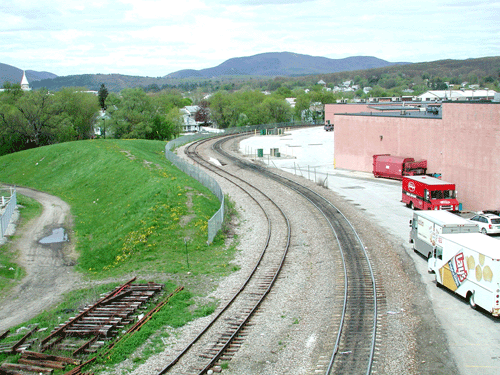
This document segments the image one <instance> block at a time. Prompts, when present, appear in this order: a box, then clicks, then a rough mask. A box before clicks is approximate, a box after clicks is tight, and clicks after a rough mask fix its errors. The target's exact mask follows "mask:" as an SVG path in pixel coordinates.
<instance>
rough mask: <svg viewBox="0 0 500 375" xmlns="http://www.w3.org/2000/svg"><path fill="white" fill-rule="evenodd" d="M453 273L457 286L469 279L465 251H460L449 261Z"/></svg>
mask: <svg viewBox="0 0 500 375" xmlns="http://www.w3.org/2000/svg"><path fill="white" fill-rule="evenodd" d="M448 265H449V266H450V271H451V275H452V276H453V280H454V281H455V284H456V286H457V288H458V287H459V286H460V284H462V283H463V282H464V281H465V279H467V267H466V266H465V257H464V253H458V254H457V255H455V256H454V257H453V258H451V259H450V261H449V262H448Z"/></svg>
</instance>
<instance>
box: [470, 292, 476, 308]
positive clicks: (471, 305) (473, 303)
mask: <svg viewBox="0 0 500 375" xmlns="http://www.w3.org/2000/svg"><path fill="white" fill-rule="evenodd" d="M469 305H470V307H472V308H473V309H476V306H477V305H476V301H475V299H474V293H471V292H469Z"/></svg>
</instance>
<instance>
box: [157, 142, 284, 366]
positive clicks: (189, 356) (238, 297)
mask: <svg viewBox="0 0 500 375" xmlns="http://www.w3.org/2000/svg"><path fill="white" fill-rule="evenodd" d="M206 141H207V140H202V141H198V142H195V143H193V144H191V145H190V146H188V147H187V148H186V154H187V155H188V156H189V157H190V158H191V159H193V160H195V161H196V162H198V163H199V164H201V165H203V166H204V167H205V168H207V169H210V170H211V171H212V172H214V173H216V174H218V175H219V176H220V177H221V178H225V179H227V180H229V181H231V182H232V183H234V184H236V185H237V186H238V187H239V188H240V189H241V190H243V191H244V192H245V193H246V194H247V196H248V197H250V198H251V199H252V201H253V202H254V203H255V204H257V205H258V206H259V207H260V209H261V210H262V212H263V213H264V215H265V217H266V221H267V227H268V231H267V236H266V240H265V243H264V245H263V249H262V252H261V255H260V257H259V259H258V261H257V262H256V264H255V266H254V268H253V270H252V272H251V273H250V275H249V276H248V278H247V279H246V281H245V282H244V283H243V285H242V286H241V288H240V289H239V290H238V291H237V293H235V294H234V295H233V296H232V298H230V299H229V301H227V302H226V303H225V304H224V305H223V307H222V308H221V309H220V310H219V311H218V312H217V313H216V314H215V316H214V318H213V319H212V320H211V321H210V323H209V324H208V325H207V326H206V327H205V328H204V329H203V330H202V331H201V332H200V333H199V334H198V335H196V337H195V338H194V339H193V340H192V341H191V342H190V343H189V345H187V346H186V348H185V349H184V350H182V351H181V352H180V353H179V354H178V355H177V356H176V357H175V358H174V359H173V360H172V361H171V362H170V363H169V364H168V365H167V366H166V367H165V368H163V369H162V370H161V371H160V372H159V374H168V373H172V374H184V373H186V374H193V373H196V374H205V373H206V372H207V371H208V370H209V369H210V368H212V367H213V366H214V365H215V364H216V363H217V362H218V361H219V360H220V359H224V360H228V359H229V357H230V356H231V353H234V351H235V350H237V347H238V346H239V345H240V344H241V340H242V336H243V335H244V332H243V329H244V328H245V326H246V325H247V324H248V322H249V320H250V318H251V317H252V315H253V314H254V313H255V312H256V311H257V309H258V307H259V306H260V304H261V303H262V301H263V300H264V299H265V297H266V296H267V294H268V293H269V291H270V290H271V288H272V286H273V284H274V282H275V281H276V279H277V277H278V275H279V273H280V271H281V269H282V267H283V263H284V260H285V258H286V254H287V252H288V249H289V247H290V236H291V228H290V223H289V220H288V218H287V216H286V215H285V213H284V212H283V210H282V209H281V208H280V207H279V206H278V205H277V204H276V203H275V202H274V201H273V200H272V199H271V198H270V197H268V196H267V195H266V194H265V193H264V192H262V191H261V190H260V189H258V188H256V187H255V186H253V185H252V184H249V183H247V182H245V181H244V180H242V179H240V178H239V177H237V176H235V175H231V174H229V173H227V172H224V171H223V170H222V169H220V168H217V167H215V166H213V165H212V164H210V163H208V162H207V161H205V160H203V159H202V158H201V157H200V156H199V155H198V153H197V152H196V148H197V147H198V146H199V145H200V144H201V143H204V142H206Z"/></svg>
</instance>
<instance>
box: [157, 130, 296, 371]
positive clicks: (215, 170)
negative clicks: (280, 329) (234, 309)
mask: <svg viewBox="0 0 500 375" xmlns="http://www.w3.org/2000/svg"><path fill="white" fill-rule="evenodd" d="M210 140H211V139H204V140H200V141H197V142H194V143H193V144H191V145H189V146H188V147H187V148H186V149H185V153H186V155H188V156H189V157H190V158H191V159H192V160H194V161H196V162H197V163H198V164H200V165H203V166H204V167H205V168H207V169H210V170H211V171H212V172H213V173H216V174H217V175H219V176H220V177H222V178H224V179H226V180H228V181H230V182H231V183H233V184H234V185H235V186H237V187H238V188H239V189H241V190H242V191H243V192H244V193H245V194H247V195H248V196H249V197H250V198H251V199H252V200H253V201H255V203H256V204H257V205H258V206H259V207H260V209H261V210H262V212H263V213H264V215H265V217H266V219H267V222H268V234H267V238H266V241H265V245H264V247H263V250H262V252H261V254H260V256H259V259H258V261H257V263H256V265H255V266H254V268H253V270H252V271H251V273H250V275H249V276H248V277H247V279H246V281H245V282H244V283H243V284H242V286H241V287H240V288H239V290H238V291H237V292H236V293H235V294H234V295H233V296H232V298H231V299H230V300H229V301H228V302H227V303H226V305H225V306H224V307H223V308H222V309H221V310H220V311H219V313H218V314H217V315H216V316H215V317H214V318H213V319H212V320H211V321H210V322H209V323H208V324H207V326H205V328H203V330H202V331H200V332H199V333H198V335H197V336H196V337H195V338H194V339H193V340H192V341H191V342H190V343H189V344H188V345H187V346H186V347H185V348H184V349H183V350H182V351H181V352H180V353H179V354H178V355H177V356H176V358H174V359H173V360H172V361H171V362H170V363H169V364H168V365H167V366H166V367H165V368H163V369H162V370H161V371H160V372H159V374H166V373H167V372H168V371H169V370H170V369H171V368H172V367H173V366H174V365H175V364H176V363H177V362H178V361H179V360H180V359H181V358H182V357H183V356H184V355H185V354H186V353H187V352H188V351H189V350H190V349H191V347H192V346H193V345H194V344H195V343H196V342H197V341H199V340H200V339H201V337H202V336H203V335H205V334H206V333H207V332H208V330H209V329H210V328H211V327H212V326H213V324H214V323H215V322H216V321H217V320H218V319H219V318H220V317H221V316H222V314H223V313H224V312H225V311H227V310H228V308H229V307H230V306H231V305H232V304H233V303H234V301H236V299H237V298H238V296H240V294H241V293H242V292H243V291H244V289H245V288H246V287H247V285H248V284H249V283H250V281H251V279H252V277H253V276H254V275H255V274H256V272H257V269H258V268H259V266H260V264H261V262H262V259H263V258H264V255H265V253H266V251H267V249H268V247H269V244H270V240H271V235H272V222H271V218H270V217H269V215H268V213H267V212H266V210H265V208H264V207H263V206H262V204H261V203H260V202H259V201H258V200H257V199H256V198H255V197H254V196H253V195H252V194H250V192H249V191H248V190H247V189H245V188H243V187H242V186H240V185H237V184H236V183H235V182H234V179H236V180H239V181H241V182H243V183H245V184H247V185H248V186H251V187H252V188H253V189H255V190H256V191H258V192H259V193H260V194H262V196H264V197H265V198H266V199H267V200H268V201H269V202H271V203H272V204H273V205H274V206H275V207H276V208H277V209H278V211H279V212H280V214H281V215H282V217H283V218H284V220H285V222H286V226H287V240H286V245H285V249H284V252H283V255H282V259H281V261H280V264H279V267H278V269H277V270H276V272H275V274H274V276H273V279H272V281H271V282H270V284H269V286H268V288H267V289H266V291H265V293H263V295H262V296H261V297H260V298H259V300H258V301H257V302H256V304H255V305H254V307H253V309H252V310H251V311H250V312H249V313H248V314H247V316H246V318H245V319H244V320H243V322H242V323H241V324H240V326H239V327H238V328H237V329H236V330H235V332H233V334H232V335H231V336H230V337H229V339H228V340H227V341H226V344H224V345H223V348H221V349H220V350H219V352H218V353H217V354H216V355H215V356H213V358H212V359H211V360H210V361H209V363H208V365H206V366H205V367H204V368H203V369H202V370H201V371H200V372H199V374H200V375H201V374H204V373H206V372H207V371H208V370H209V369H210V368H211V367H212V366H213V365H214V364H215V363H216V362H217V361H218V360H219V358H220V357H221V356H222V354H223V353H224V351H225V350H226V349H227V348H228V347H229V345H230V344H231V342H232V341H233V339H234V338H235V337H236V336H237V335H238V334H239V333H240V332H241V329H242V328H243V327H244V326H245V325H246V324H247V323H248V321H249V319H250V318H251V317H252V316H253V314H254V313H255V311H256V310H257V308H258V307H259V306H260V305H261V303H262V301H263V300H264V299H265V297H266V296H267V295H268V294H269V291H270V290H271V288H272V286H273V285H274V283H275V281H276V279H277V277H278V275H279V273H280V271H281V269H282V267H283V264H284V261H285V258H286V255H287V253H288V249H289V247H290V238H291V226H290V222H289V220H288V218H287V217H286V215H285V213H284V212H283V210H282V209H281V208H280V207H279V206H278V205H277V204H276V203H275V202H274V201H273V200H272V199H271V198H270V197H269V196H267V195H266V194H265V193H264V192H262V191H261V190H260V189H258V188H256V187H255V186H253V185H252V184H249V183H248V182H246V181H244V180H242V179H241V178H239V177H238V176H235V175H233V174H231V173H228V172H227V171H223V170H222V169H221V168H218V167H216V166H215V165H213V164H211V163H209V162H206V161H205V160H203V159H202V158H201V157H200V156H199V154H198V153H197V151H196V149H197V147H198V146H199V145H200V144H202V143H205V142H208V141H210ZM193 146H194V151H191V150H190V149H191V148H192V147H193ZM224 174H226V175H229V176H231V178H232V179H233V181H232V180H231V179H230V178H228V177H227V176H225V175H224Z"/></svg>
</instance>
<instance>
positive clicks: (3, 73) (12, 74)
mask: <svg viewBox="0 0 500 375" xmlns="http://www.w3.org/2000/svg"><path fill="white" fill-rule="evenodd" d="M56 77H57V75H55V74H53V73H49V72H37V71H34V70H26V78H27V79H28V82H29V83H30V84H31V83H32V82H36V81H40V80H42V79H49V78H56ZM22 78H23V70H22V69H19V68H16V67H14V66H11V65H7V64H2V63H0V86H3V84H4V82H10V83H21V79H22Z"/></svg>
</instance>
